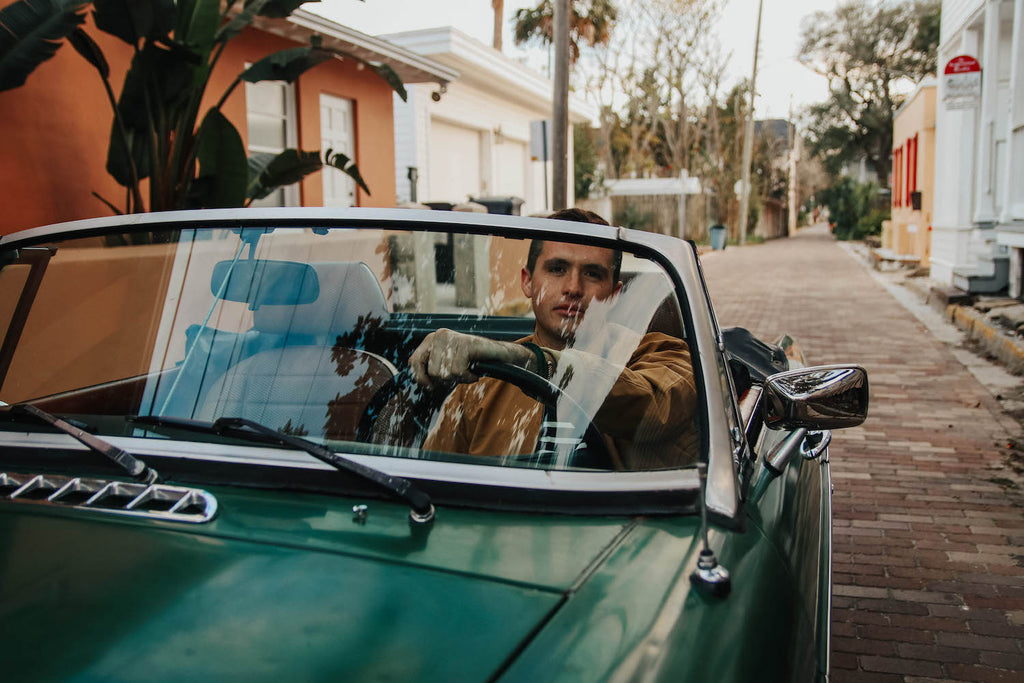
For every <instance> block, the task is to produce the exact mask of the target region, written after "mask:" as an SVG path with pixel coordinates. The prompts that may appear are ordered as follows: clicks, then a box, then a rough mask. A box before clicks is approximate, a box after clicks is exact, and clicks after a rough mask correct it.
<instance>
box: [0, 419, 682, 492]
mask: <svg viewBox="0 0 1024 683" xmlns="http://www.w3.org/2000/svg"><path fill="white" fill-rule="evenodd" d="M108 440H109V441H110V442H111V443H114V444H116V445H118V446H120V447H123V448H131V449H134V452H136V453H139V454H140V455H142V456H144V457H145V456H156V457H160V456H165V457H173V458H181V457H183V456H184V457H188V458H191V459H195V460H204V461H208V462H225V463H233V464H251V465H259V466H267V467H298V468H302V469H310V470H326V471H331V472H333V471H334V468H333V467H330V466H329V465H326V464H324V463H322V462H320V461H319V460H316V459H315V458H313V457H311V456H309V455H308V454H306V453H303V452H302V451H294V450H286V449H280V448H265V447H260V446H234V445H227V444H212V443H203V442H197V441H177V440H171V439H148V438H135V437H108ZM0 446H13V447H21V448H50V449H61V450H85V447H84V446H82V445H81V444H79V443H78V442H77V441H75V440H74V439H72V438H71V437H67V436H64V435H62V434H26V433H20V432H15V433H4V434H0ZM337 452H338V453H339V454H340V455H343V456H344V457H346V458H348V459H350V460H353V461H354V462H358V463H361V464H364V465H367V466H369V467H373V468H375V469H378V470H381V471H382V472H385V473H386V474H390V475H393V476H400V477H408V478H410V479H422V480H433V481H442V482H446V483H456V484H466V485H478V486H500V487H506V488H521V489H534V490H547V491H566V492H575V493H579V492H607V493H613V492H623V493H627V492H628V493H634V492H642V491H677V490H690V489H693V490H696V489H697V488H699V481H698V480H697V470H696V469H694V468H689V469H678V470H654V471H647V472H566V471H553V470H552V471H549V470H535V469H527V468H521V467H502V466H500V465H485V464H480V465H469V464H464V463H452V462H439V461H434V460H415V459H411V458H397V457H389V456H386V455H379V456H378V455H360V454H353V453H346V452H345V451H337Z"/></svg>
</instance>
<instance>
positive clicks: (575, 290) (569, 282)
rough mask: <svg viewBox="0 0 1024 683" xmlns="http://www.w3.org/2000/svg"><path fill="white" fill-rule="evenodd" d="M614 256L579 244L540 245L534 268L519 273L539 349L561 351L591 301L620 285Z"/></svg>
mask: <svg viewBox="0 0 1024 683" xmlns="http://www.w3.org/2000/svg"><path fill="white" fill-rule="evenodd" d="M614 258H615V252H613V251H612V250H611V249H605V248H603V247H590V246H585V245H582V244H564V243H561V242H550V241H548V242H544V246H543V248H542V249H541V252H540V256H539V257H538V258H537V265H536V266H535V267H534V269H533V273H530V272H529V271H528V270H527V269H526V268H523V272H522V285H523V294H525V295H526V296H527V297H529V299H530V302H531V304H532V305H533V314H534V316H535V317H536V319H537V322H536V329H535V334H536V335H537V339H538V342H539V343H540V344H541V345H542V346H548V347H550V348H555V349H561V348H562V347H564V346H565V344H566V342H569V341H571V340H572V338H573V335H574V334H575V332H576V328H577V327H578V326H579V324H580V321H581V320H582V319H583V314H584V313H586V311H587V307H588V306H589V305H590V302H591V301H593V300H594V299H597V300H598V301H600V300H602V299H607V298H608V297H610V296H612V295H613V294H615V293H617V292H618V291H619V289H620V288H621V287H622V283H620V282H616V281H615V280H614V279H613V278H614V268H615V266H614Z"/></svg>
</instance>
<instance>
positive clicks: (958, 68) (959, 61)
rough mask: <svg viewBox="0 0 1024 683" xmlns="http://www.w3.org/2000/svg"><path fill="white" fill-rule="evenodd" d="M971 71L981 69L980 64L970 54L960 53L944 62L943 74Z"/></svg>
mask: <svg viewBox="0 0 1024 683" xmlns="http://www.w3.org/2000/svg"><path fill="white" fill-rule="evenodd" d="M973 71H981V64H979V63H978V60H977V59H975V58H974V57H971V56H970V55H960V56H958V57H953V59H951V60H949V61H948V62H946V69H945V71H943V72H942V73H943V74H966V73H971V72H973Z"/></svg>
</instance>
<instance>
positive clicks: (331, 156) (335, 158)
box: [324, 148, 370, 194]
mask: <svg viewBox="0 0 1024 683" xmlns="http://www.w3.org/2000/svg"><path fill="white" fill-rule="evenodd" d="M324 164H326V165H327V166H332V167H334V168H336V169H338V170H339V171H341V172H342V173H344V174H345V175H347V176H348V177H349V178H351V179H352V180H354V181H356V184H357V185H359V187H360V188H362V190H363V192H365V193H366V194H370V188H368V187H367V186H366V182H364V181H363V176H362V174H360V173H359V167H357V166H356V164H355V162H354V161H352V160H351V159H349V158H348V157H347V156H345V155H344V154H342V153H341V152H335V151H334V150H333V149H330V148H328V150H327V151H326V152H324Z"/></svg>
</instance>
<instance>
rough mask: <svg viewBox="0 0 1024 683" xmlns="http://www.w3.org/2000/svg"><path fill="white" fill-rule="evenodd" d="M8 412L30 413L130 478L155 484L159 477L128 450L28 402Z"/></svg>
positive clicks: (13, 407)
mask: <svg viewBox="0 0 1024 683" xmlns="http://www.w3.org/2000/svg"><path fill="white" fill-rule="evenodd" d="M10 412H11V413H12V414H14V415H30V416H32V417H34V418H36V419H37V420H42V421H43V422H45V423H46V424H48V425H50V426H52V427H55V428H57V429H59V430H60V431H62V432H64V433H65V434H67V435H68V436H70V437H71V438H73V439H75V440H76V441H78V442H79V443H81V444H84V445H85V446H87V447H88V448H89V449H90V450H92V451H94V452H96V453H99V454H100V455H103V456H105V457H107V458H109V459H110V460H112V461H113V462H114V463H115V464H117V465H118V466H119V467H121V468H122V469H123V470H124V471H125V472H127V473H128V474H129V475H130V476H131V478H132V479H134V480H135V481H138V482H140V483H143V484H155V483H156V482H157V481H159V479H160V475H158V474H157V472H156V470H154V469H153V468H152V467H149V466H148V465H146V463H144V462H142V461H141V460H139V459H138V458H136V457H135V456H134V455H132V454H131V453H129V452H128V451H126V450H124V449H121V448H118V447H117V446H115V445H114V444H112V443H110V442H108V441H104V440H103V439H101V438H99V437H98V436H94V435H92V434H90V433H89V432H87V431H85V430H84V429H82V428H80V427H76V426H75V425H73V424H71V423H69V422H68V421H67V420H62V419H61V418H59V417H57V416H56V415H51V414H50V413H48V412H46V411H45V410H42V409H41V408H37V407H36V406H34V405H30V404H28V403H18V404H16V405H13V406H11V408H10Z"/></svg>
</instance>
